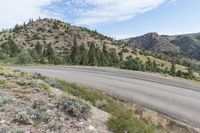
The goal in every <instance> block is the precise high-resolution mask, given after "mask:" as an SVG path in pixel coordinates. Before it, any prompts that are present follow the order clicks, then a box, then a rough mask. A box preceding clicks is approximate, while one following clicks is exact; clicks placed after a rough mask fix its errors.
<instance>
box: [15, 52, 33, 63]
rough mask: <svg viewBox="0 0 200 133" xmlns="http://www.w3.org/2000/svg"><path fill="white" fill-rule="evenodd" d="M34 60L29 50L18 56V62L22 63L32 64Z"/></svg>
mask: <svg viewBox="0 0 200 133" xmlns="http://www.w3.org/2000/svg"><path fill="white" fill-rule="evenodd" d="M31 62H32V57H31V56H30V54H29V53H28V52H22V53H21V54H19V56H18V58H17V63H18V64H21V65H25V64H30V63H31Z"/></svg>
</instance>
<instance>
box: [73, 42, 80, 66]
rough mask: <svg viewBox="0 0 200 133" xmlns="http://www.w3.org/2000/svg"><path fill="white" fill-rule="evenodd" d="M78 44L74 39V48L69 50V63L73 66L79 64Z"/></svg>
mask: <svg viewBox="0 0 200 133" xmlns="http://www.w3.org/2000/svg"><path fill="white" fill-rule="evenodd" d="M78 53H79V51H78V44H77V41H76V38H74V46H73V47H72V49H71V61H72V63H73V64H74V65H78V64H79V56H78Z"/></svg>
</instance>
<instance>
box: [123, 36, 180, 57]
mask: <svg viewBox="0 0 200 133" xmlns="http://www.w3.org/2000/svg"><path fill="white" fill-rule="evenodd" d="M126 41H127V43H128V45H129V46H133V47H137V48H140V49H145V50H149V51H154V52H161V53H162V52H168V51H172V52H174V53H176V52H178V51H179V49H178V47H176V46H174V45H173V44H172V43H171V42H170V40H169V39H168V38H166V37H163V36H160V35H158V34H157V33H147V34H145V35H143V36H139V37H135V38H130V39H126Z"/></svg>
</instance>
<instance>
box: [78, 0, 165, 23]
mask: <svg viewBox="0 0 200 133" xmlns="http://www.w3.org/2000/svg"><path fill="white" fill-rule="evenodd" d="M76 1H77V2H78V3H80V4H81V3H87V4H90V5H92V6H95V8H91V9H85V10H84V11H82V13H80V15H79V17H78V18H77V19H76V20H75V24H79V25H91V24H100V23H112V22H119V21H125V20H129V19H131V18H133V17H134V16H136V15H137V14H140V13H144V12H146V11H149V10H152V9H154V8H156V7H158V6H159V5H160V4H162V3H164V2H165V1H166V0H76Z"/></svg>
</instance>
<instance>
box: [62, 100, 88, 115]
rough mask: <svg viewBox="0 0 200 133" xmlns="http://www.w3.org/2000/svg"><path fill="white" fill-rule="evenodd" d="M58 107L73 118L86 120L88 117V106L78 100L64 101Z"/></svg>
mask: <svg viewBox="0 0 200 133" xmlns="http://www.w3.org/2000/svg"><path fill="white" fill-rule="evenodd" d="M59 107H60V108H61V109H62V110H63V111H65V112H67V113H69V114H70V115H71V116H73V117H77V118H81V119H82V118H83V119H87V118H88V117H89V116H90V110H91V107H90V105H89V104H87V103H86V102H84V101H82V100H80V99H75V98H68V99H65V100H63V101H62V102H61V103H60V104H59Z"/></svg>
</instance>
